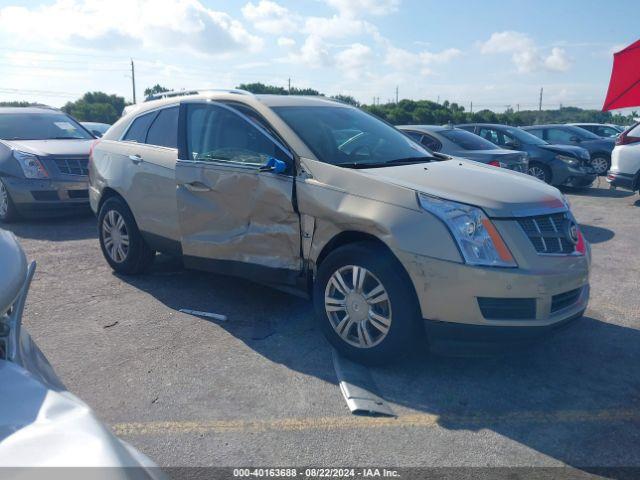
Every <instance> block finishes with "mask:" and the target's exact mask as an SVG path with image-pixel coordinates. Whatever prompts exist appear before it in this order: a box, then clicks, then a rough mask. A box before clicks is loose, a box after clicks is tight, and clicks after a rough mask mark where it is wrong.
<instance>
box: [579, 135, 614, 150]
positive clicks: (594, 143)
mask: <svg viewBox="0 0 640 480" xmlns="http://www.w3.org/2000/svg"><path fill="white" fill-rule="evenodd" d="M582 145H584V146H585V148H588V149H590V150H605V151H606V150H613V147H615V146H616V140H615V138H598V139H597V140H596V139H593V140H584V141H583V142H582Z"/></svg>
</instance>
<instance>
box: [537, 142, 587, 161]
mask: <svg viewBox="0 0 640 480" xmlns="http://www.w3.org/2000/svg"><path fill="white" fill-rule="evenodd" d="M538 147H540V148H542V149H544V150H549V151H551V152H554V153H560V154H564V155H571V156H573V157H577V158H586V156H587V154H588V153H589V152H588V151H587V150H586V149H585V148H582V147H575V146H573V145H538Z"/></svg>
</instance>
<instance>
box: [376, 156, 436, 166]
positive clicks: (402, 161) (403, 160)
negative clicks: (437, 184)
mask: <svg viewBox="0 0 640 480" xmlns="http://www.w3.org/2000/svg"><path fill="white" fill-rule="evenodd" d="M437 160H438V159H437V158H436V157H406V158H396V159H395V160H389V161H387V162H384V163H385V165H398V164H406V163H422V162H434V161H437Z"/></svg>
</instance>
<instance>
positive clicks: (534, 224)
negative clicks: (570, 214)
mask: <svg viewBox="0 0 640 480" xmlns="http://www.w3.org/2000/svg"><path fill="white" fill-rule="evenodd" d="M566 220H567V215H566V214H565V213H555V214H553V215H539V216H536V217H525V218H519V219H518V223H519V224H520V226H521V227H522V229H523V230H524V233H526V235H527V237H529V240H530V241H531V243H532V244H533V246H534V248H535V249H536V252H538V253H557V254H569V253H573V251H574V250H575V246H574V244H573V243H572V242H571V241H570V240H569V239H568V238H567V234H566V233H565V231H564V228H563V225H564V223H565V221H566Z"/></svg>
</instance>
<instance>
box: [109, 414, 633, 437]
mask: <svg viewBox="0 0 640 480" xmlns="http://www.w3.org/2000/svg"><path fill="white" fill-rule="evenodd" d="M623 421H636V422H640V411H639V410H637V409H635V410H562V411H555V412H510V413H502V414H492V413H486V414H477V415H450V414H444V415H432V414H428V413H420V414H412V415H404V416H400V417H398V418H389V417H357V416H345V417H317V418H282V419H270V420H204V421H167V422H133V423H118V424H115V425H112V428H113V430H114V432H115V433H116V434H117V435H158V434H180V433H233V432H239V433H245V432H246V433H249V432H251V433H255V432H266V431H305V430H349V429H372V428H433V427H436V426H438V425H444V426H453V425H459V426H460V427H461V428H464V427H467V426H469V427H473V426H475V427H485V426H486V427H489V426H491V425H493V424H503V423H509V424H512V423H581V422H599V423H607V422H623Z"/></svg>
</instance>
